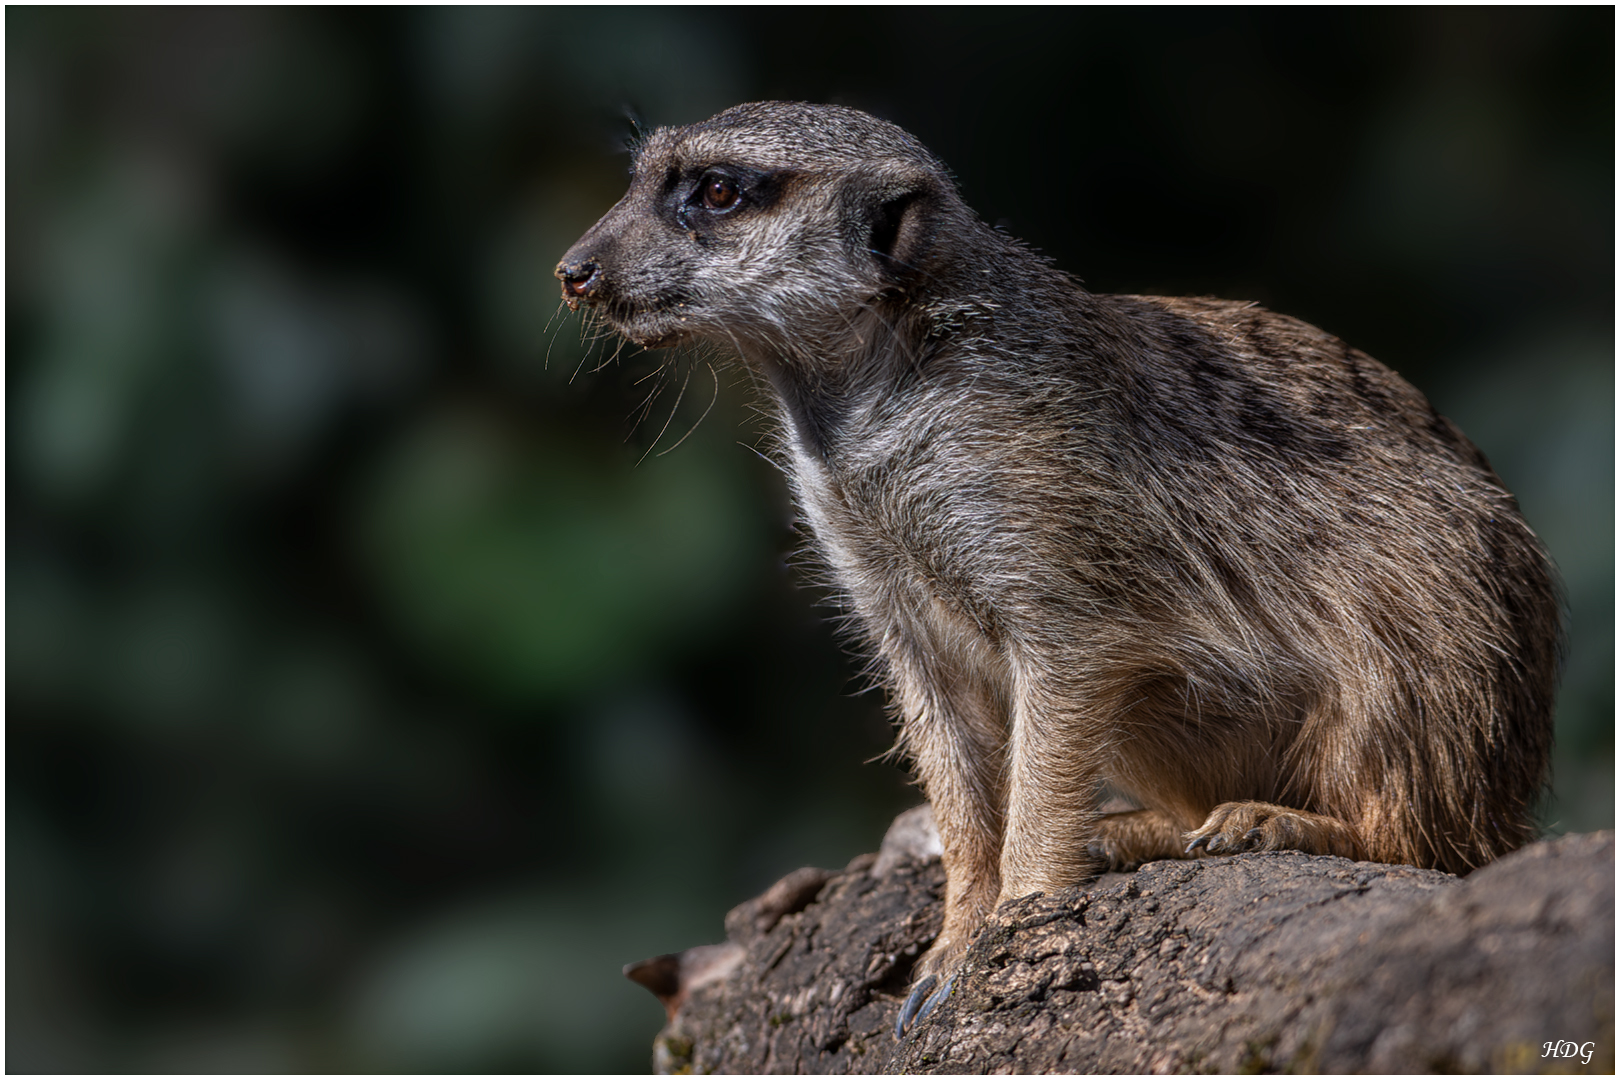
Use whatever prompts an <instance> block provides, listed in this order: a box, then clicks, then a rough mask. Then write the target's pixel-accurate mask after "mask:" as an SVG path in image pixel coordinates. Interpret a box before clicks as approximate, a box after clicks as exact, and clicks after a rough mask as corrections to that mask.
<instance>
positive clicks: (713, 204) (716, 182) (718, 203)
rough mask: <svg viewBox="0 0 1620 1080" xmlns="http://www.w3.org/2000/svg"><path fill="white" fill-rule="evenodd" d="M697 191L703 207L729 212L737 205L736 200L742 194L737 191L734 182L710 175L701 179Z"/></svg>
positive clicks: (728, 178)
mask: <svg viewBox="0 0 1620 1080" xmlns="http://www.w3.org/2000/svg"><path fill="white" fill-rule="evenodd" d="M698 191H699V194H700V195H701V197H702V199H703V205H704V206H705V207H706V208H708V209H710V210H730V209H731V208H732V207H733V206H736V205H737V200H738V199H739V198H740V197H741V194H742V193H741V192H739V191H738V190H737V182H736V181H735V180H732V179H731V178H730V177H726V176H716V175H714V174H712V173H711V174H710V175H708V176H705V177H704V178H703V183H702V184H701V185H700V186H699V189H698Z"/></svg>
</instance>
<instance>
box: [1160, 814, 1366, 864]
mask: <svg viewBox="0 0 1620 1080" xmlns="http://www.w3.org/2000/svg"><path fill="white" fill-rule="evenodd" d="M1186 839H1187V840H1188V844H1187V850H1186V854H1188V855H1193V854H1196V853H1197V852H1198V851H1199V850H1202V851H1203V852H1204V853H1205V854H1208V855H1236V854H1239V853H1240V852H1244V851H1303V852H1305V853H1306V854H1307V855H1340V856H1343V857H1344V858H1347V859H1359V858H1362V857H1363V853H1362V845H1361V841H1360V838H1359V836H1358V835H1357V834H1356V832H1355V830H1354V829H1352V828H1351V827H1350V826H1349V825H1346V824H1345V823H1344V822H1342V821H1340V820H1338V819H1337V818H1331V817H1327V816H1325V815H1323V814H1313V813H1310V812H1309V811H1306V810H1293V809H1290V808H1288V807H1285V806H1273V805H1271V804H1270V803H1262V802H1231V803H1222V804H1221V805H1220V806H1217V807H1216V808H1215V809H1214V810H1212V811H1210V815H1209V818H1208V819H1207V820H1206V821H1205V822H1204V824H1203V826H1202V827H1201V828H1198V829H1195V830H1194V831H1193V832H1190V833H1188V834H1187V837H1186Z"/></svg>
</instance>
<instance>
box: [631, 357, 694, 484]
mask: <svg viewBox="0 0 1620 1080" xmlns="http://www.w3.org/2000/svg"><path fill="white" fill-rule="evenodd" d="M691 381H692V369H691V368H687V369H686V378H684V379H682V380H681V390H680V393H678V394H676V395H675V404H674V405H671V406H670V409H669V415H668V416H666V417H664V426H663V427H661V428H659V429H658V436H657V438H655V439H653V441H652V442H650V443H648V444H647V449H646V450H644V451H642V454H641V456H640V457H639V458H637V459H636V464H637V465H640V464H641V463H642V462H643V461H646V460H647V455H648V454H650V453H652V448H653V447H655V446H657V445H658V440H659V439H662V438H663V437H664V432H666V431H668V430H669V422H670V421H671V420H673V419H675V410H676V409H679V408H680V407H681V399H682V398H684V397H686V386H687V384H688V383H690V382H691Z"/></svg>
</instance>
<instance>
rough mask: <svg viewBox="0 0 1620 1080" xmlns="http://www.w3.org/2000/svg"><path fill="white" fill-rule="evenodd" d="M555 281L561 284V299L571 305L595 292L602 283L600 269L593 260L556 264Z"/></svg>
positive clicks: (567, 261)
mask: <svg viewBox="0 0 1620 1080" xmlns="http://www.w3.org/2000/svg"><path fill="white" fill-rule="evenodd" d="M557 280H558V281H560V282H562V291H563V299H564V300H567V301H568V302H569V303H570V304H572V303H573V302H574V301H576V300H582V299H584V298H585V297H587V296H590V295H591V293H593V292H595V291H596V287H597V285H599V284H601V281H602V268H601V267H600V266H598V265H597V263H596V260H594V259H578V260H569V259H566V258H565V259H563V261H562V262H560V263H558V264H557Z"/></svg>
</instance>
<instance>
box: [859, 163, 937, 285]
mask: <svg viewBox="0 0 1620 1080" xmlns="http://www.w3.org/2000/svg"><path fill="white" fill-rule="evenodd" d="M937 201H938V192H937V191H936V190H935V185H934V183H933V181H932V178H930V177H927V176H923V177H918V178H917V179H916V180H915V181H913V182H911V183H908V184H905V185H894V184H893V183H892V182H891V183H888V184H883V185H881V186H880V185H874V186H873V187H872V188H869V189H868V190H867V192H866V198H865V199H863V200H862V203H863V205H862V208H861V209H862V211H863V212H862V213H861V214H859V215H858V221H859V223H860V224H859V225H858V226H857V227H858V228H860V229H862V230H863V235H862V236H861V237H860V238H859V241H858V242H860V243H863V244H864V247H865V251H866V254H867V257H868V258H870V259H873V260H875V261H876V263H877V269H878V272H879V273H880V274H881V275H882V276H883V278H884V279H885V280H887V281H889V282H891V283H893V284H895V285H899V286H902V287H904V286H905V285H907V284H910V283H911V282H913V281H915V280H917V279H919V278H921V277H924V276H926V275H927V274H928V264H929V262H930V261H931V256H932V254H933V248H934V234H935V232H936V230H935V227H934V226H935V220H934V219H935V216H936V214H935V210H936V205H937Z"/></svg>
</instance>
